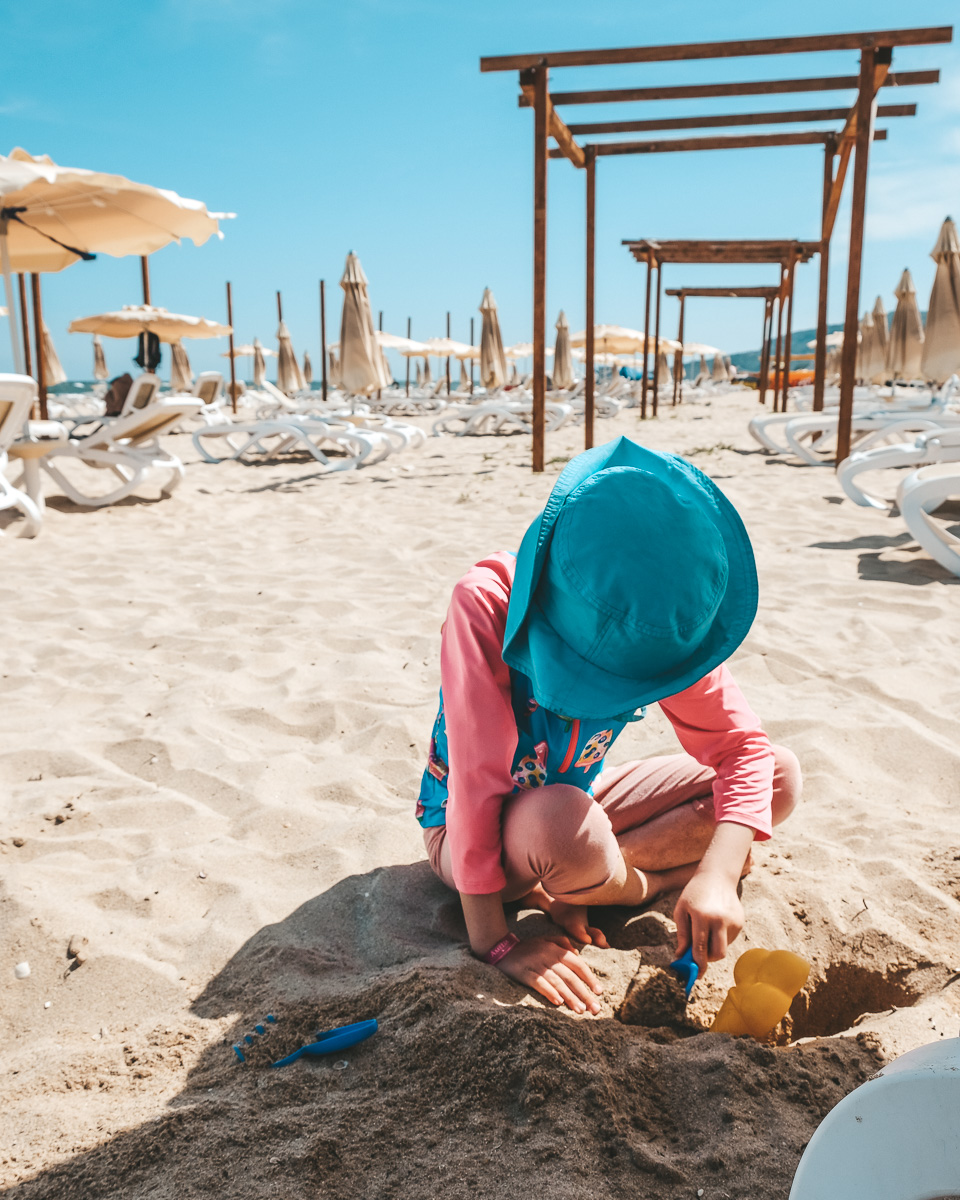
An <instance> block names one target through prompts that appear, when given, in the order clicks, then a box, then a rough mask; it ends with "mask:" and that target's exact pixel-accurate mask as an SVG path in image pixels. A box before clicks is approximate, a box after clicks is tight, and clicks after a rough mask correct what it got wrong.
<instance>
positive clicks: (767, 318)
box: [757, 296, 773, 404]
mask: <svg viewBox="0 0 960 1200" xmlns="http://www.w3.org/2000/svg"><path fill="white" fill-rule="evenodd" d="M772 325H773V297H772V296H768V297H767V298H766V299H765V300H764V302H763V335H762V336H761V338H760V374H759V378H758V379H757V391H758V392H759V393H760V394H759V396H758V399H759V401H760V403H761V404H766V402H767V377H768V375H769V372H770V328H771V326H772Z"/></svg>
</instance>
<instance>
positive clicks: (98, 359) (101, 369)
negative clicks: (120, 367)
mask: <svg viewBox="0 0 960 1200" xmlns="http://www.w3.org/2000/svg"><path fill="white" fill-rule="evenodd" d="M93 377H94V379H96V380H103V379H109V378H110V372H109V371H108V370H107V356H106V355H105V354H104V352H103V342H101V341H100V335H99V334H98V333H95V334H94V335H93Z"/></svg>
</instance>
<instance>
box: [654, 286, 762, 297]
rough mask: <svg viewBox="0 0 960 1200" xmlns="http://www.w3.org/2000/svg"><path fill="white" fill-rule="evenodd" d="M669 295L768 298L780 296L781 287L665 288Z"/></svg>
mask: <svg viewBox="0 0 960 1200" xmlns="http://www.w3.org/2000/svg"><path fill="white" fill-rule="evenodd" d="M664 290H665V291H666V293H667V295H668V296H715V297H720V298H724V299H728V298H729V299H734V300H738V299H739V300H766V299H768V298H769V297H771V296H779V295H780V288H779V287H732V288H720V287H680V288H665V289H664Z"/></svg>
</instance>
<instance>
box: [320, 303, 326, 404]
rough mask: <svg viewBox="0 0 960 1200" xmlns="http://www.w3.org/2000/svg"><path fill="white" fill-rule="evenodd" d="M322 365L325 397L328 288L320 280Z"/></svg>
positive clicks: (324, 397) (324, 393)
mask: <svg viewBox="0 0 960 1200" xmlns="http://www.w3.org/2000/svg"><path fill="white" fill-rule="evenodd" d="M320 366H321V369H322V372H323V374H322V379H323V383H322V385H321V387H322V394H323V399H324V400H326V398H327V289H326V285H325V283H324V281H323V280H322V279H321V280H320Z"/></svg>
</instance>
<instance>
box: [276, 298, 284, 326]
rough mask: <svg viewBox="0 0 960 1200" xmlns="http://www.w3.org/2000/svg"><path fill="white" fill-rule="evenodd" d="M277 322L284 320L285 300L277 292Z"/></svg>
mask: <svg viewBox="0 0 960 1200" xmlns="http://www.w3.org/2000/svg"><path fill="white" fill-rule="evenodd" d="M277 320H278V321H282V320H283V300H282V298H281V296H280V293H279V292H277Z"/></svg>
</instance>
